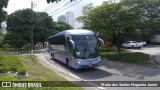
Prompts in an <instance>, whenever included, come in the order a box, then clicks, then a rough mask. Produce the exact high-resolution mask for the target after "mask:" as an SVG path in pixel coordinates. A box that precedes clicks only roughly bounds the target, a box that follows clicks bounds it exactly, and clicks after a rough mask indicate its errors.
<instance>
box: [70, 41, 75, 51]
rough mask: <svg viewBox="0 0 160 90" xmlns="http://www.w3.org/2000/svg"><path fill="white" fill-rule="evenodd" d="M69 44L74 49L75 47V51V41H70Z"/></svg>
mask: <svg viewBox="0 0 160 90" xmlns="http://www.w3.org/2000/svg"><path fill="white" fill-rule="evenodd" d="M69 42H70V43H71V44H72V47H73V49H75V47H76V46H75V43H74V41H73V40H69Z"/></svg>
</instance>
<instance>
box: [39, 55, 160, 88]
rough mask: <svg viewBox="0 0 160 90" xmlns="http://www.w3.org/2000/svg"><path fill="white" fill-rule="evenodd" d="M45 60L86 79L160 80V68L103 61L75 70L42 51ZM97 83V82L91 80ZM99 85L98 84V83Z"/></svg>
mask: <svg viewBox="0 0 160 90" xmlns="http://www.w3.org/2000/svg"><path fill="white" fill-rule="evenodd" d="M39 55H40V56H41V57H43V60H45V61H46V62H48V63H49V65H52V66H55V67H57V68H59V69H61V70H63V71H64V72H66V73H69V74H71V75H74V76H76V77H78V78H80V79H82V80H86V81H160V68H153V67H146V66H139V65H132V64H126V63H119V62H110V61H102V65H101V66H100V67H98V68H94V69H82V70H74V69H71V68H68V67H66V65H64V64H62V63H61V62H58V61H53V60H52V59H51V57H50V56H49V54H48V53H40V54H39ZM91 83H93V84H95V85H96V82H95V83H94V82H91ZM97 86H98V85H97ZM99 89H106V90H151V89H152V90H159V89H160V87H138V88H137V87H121V88H120V87H105V88H99Z"/></svg>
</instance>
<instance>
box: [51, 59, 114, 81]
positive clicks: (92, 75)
mask: <svg viewBox="0 0 160 90" xmlns="http://www.w3.org/2000/svg"><path fill="white" fill-rule="evenodd" d="M50 60H52V59H50ZM54 62H55V63H56V64H58V65H59V66H60V67H63V68H64V69H66V70H67V72H71V73H73V74H75V75H76V76H78V77H80V78H82V79H85V80H93V79H94V80H96V79H100V78H105V77H109V76H112V75H113V74H112V73H109V72H107V71H104V70H101V69H98V68H86V69H80V70H75V69H73V68H69V67H67V66H66V65H65V64H63V63H61V62H59V61H57V60H54Z"/></svg>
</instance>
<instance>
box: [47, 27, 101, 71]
mask: <svg viewBox="0 0 160 90" xmlns="http://www.w3.org/2000/svg"><path fill="white" fill-rule="evenodd" d="M48 42H49V44H48V52H49V54H50V56H51V57H52V60H58V61H60V62H62V63H64V64H66V65H67V66H68V67H72V68H74V69H82V68H94V67H98V66H100V65H101V57H100V53H99V44H101V45H104V41H103V40H102V39H100V38H96V34H95V33H94V32H92V31H90V30H85V29H73V30H65V31H62V32H59V33H57V34H54V35H52V36H50V37H48Z"/></svg>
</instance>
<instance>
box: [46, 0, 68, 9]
mask: <svg viewBox="0 0 160 90" xmlns="http://www.w3.org/2000/svg"><path fill="white" fill-rule="evenodd" d="M64 1H65V0H63V1H61V2H60V3H58V4H56V3H54V4H53V5H52V4H51V5H50V6H48V7H47V8H45V9H44V10H43V11H48V10H50V9H51V8H52V7H53V6H54V7H57V6H59V5H60V4H62V3H63V2H64ZM55 5H56V6H55Z"/></svg>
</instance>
